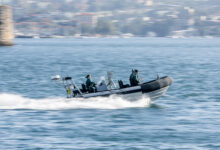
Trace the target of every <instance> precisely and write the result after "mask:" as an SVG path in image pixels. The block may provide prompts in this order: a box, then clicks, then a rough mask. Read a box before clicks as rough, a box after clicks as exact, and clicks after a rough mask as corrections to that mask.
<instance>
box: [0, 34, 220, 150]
mask: <svg viewBox="0 0 220 150" xmlns="http://www.w3.org/2000/svg"><path fill="white" fill-rule="evenodd" d="M219 41H220V39H218V38H214V39H200V38H197V39H196V38H195V39H166V38H131V39H16V40H15V43H16V45H14V46H13V47H0V135H1V136H0V149H77V150H78V149H214V150H216V149H220V130H219V129H220V82H219V81H220V42H219ZM132 68H137V69H138V70H139V72H140V77H141V78H143V79H144V80H145V81H148V80H153V79H155V78H156V76H157V74H159V75H160V76H165V75H168V76H170V77H172V78H173V79H174V83H173V85H172V86H171V87H170V88H169V89H168V91H167V93H166V94H165V95H164V96H163V97H161V98H160V99H158V100H157V101H155V102H154V103H151V102H150V99H149V98H145V97H143V98H141V99H139V100H137V101H129V100H127V99H126V98H121V97H117V96H111V97H105V98H90V99H76V100H70V99H66V98H65V91H64V89H63V88H62V87H60V86H58V85H57V84H55V83H53V82H52V81H51V80H50V77H51V76H53V75H56V74H61V75H63V76H65V75H69V76H72V77H73V78H74V79H75V81H76V83H78V84H80V83H82V82H84V81H85V78H84V77H85V75H86V74H88V73H91V74H92V76H93V80H95V81H98V80H99V79H100V77H101V76H103V75H106V71H113V72H114V79H115V80H117V79H122V80H123V81H124V82H125V83H126V82H127V83H128V77H129V74H130V72H131V69H132Z"/></svg>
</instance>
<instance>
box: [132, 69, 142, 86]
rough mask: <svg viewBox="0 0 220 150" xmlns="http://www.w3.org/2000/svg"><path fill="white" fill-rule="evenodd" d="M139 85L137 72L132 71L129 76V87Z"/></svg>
mask: <svg viewBox="0 0 220 150" xmlns="http://www.w3.org/2000/svg"><path fill="white" fill-rule="evenodd" d="M139 83H140V79H139V77H138V70H137V69H135V70H132V73H131V75H130V84H131V86H137V85H138V84H139Z"/></svg>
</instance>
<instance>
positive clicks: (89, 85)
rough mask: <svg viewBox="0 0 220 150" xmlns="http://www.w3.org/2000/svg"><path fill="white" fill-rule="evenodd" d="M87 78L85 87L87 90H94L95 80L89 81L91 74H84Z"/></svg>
mask: <svg viewBox="0 0 220 150" xmlns="http://www.w3.org/2000/svg"><path fill="white" fill-rule="evenodd" d="M86 78H87V80H86V88H87V89H88V91H89V92H95V91H96V87H95V85H96V84H95V82H92V81H91V78H92V76H91V74H88V75H87V76H86Z"/></svg>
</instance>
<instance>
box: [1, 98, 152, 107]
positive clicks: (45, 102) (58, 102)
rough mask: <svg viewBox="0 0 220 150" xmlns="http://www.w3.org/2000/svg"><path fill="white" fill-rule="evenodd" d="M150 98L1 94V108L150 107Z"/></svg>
mask: <svg viewBox="0 0 220 150" xmlns="http://www.w3.org/2000/svg"><path fill="white" fill-rule="evenodd" d="M149 105H150V99H149V98H147V97H142V98H141V99H139V100H136V101H129V100H126V99H124V98H122V97H118V96H111V97H95V98H89V99H83V98H74V99H66V98H59V97H55V98H45V99H30V98H25V97H22V96H20V95H15V94H0V109H34V110H35V109H36V110H62V109H125V108H141V107H148V106H149Z"/></svg>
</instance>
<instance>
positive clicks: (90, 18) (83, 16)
mask: <svg viewBox="0 0 220 150" xmlns="http://www.w3.org/2000/svg"><path fill="white" fill-rule="evenodd" d="M75 20H76V22H77V25H81V24H89V25H95V24H96V23H97V17H96V16H94V15H93V14H91V13H80V14H78V15H76V16H75Z"/></svg>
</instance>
